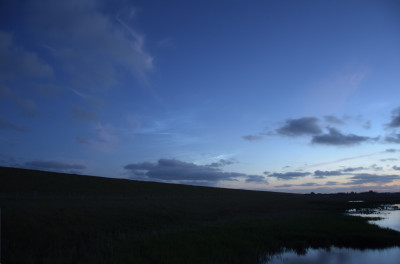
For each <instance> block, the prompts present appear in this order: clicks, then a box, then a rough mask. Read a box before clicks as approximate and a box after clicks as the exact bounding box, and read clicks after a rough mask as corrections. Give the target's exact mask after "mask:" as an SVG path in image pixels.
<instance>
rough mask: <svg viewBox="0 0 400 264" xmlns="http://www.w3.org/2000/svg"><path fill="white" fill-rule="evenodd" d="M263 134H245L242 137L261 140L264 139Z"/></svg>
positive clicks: (249, 139)
mask: <svg viewBox="0 0 400 264" xmlns="http://www.w3.org/2000/svg"><path fill="white" fill-rule="evenodd" d="M263 137H264V136H263V135H247V136H243V137H242V138H243V139H245V140H248V141H256V140H261V139H263Z"/></svg>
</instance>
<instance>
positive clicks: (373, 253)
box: [267, 247, 400, 264]
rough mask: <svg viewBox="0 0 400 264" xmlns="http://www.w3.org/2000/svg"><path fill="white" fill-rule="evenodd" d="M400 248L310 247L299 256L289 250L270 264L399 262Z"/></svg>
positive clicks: (372, 263)
mask: <svg viewBox="0 0 400 264" xmlns="http://www.w3.org/2000/svg"><path fill="white" fill-rule="evenodd" d="M399 260H400V248H398V247H394V248H387V249H380V250H354V249H348V248H336V247H332V248H331V249H330V250H329V251H327V250H324V249H309V250H308V251H307V254H305V255H303V256H298V255H297V254H296V253H294V252H287V253H283V254H281V255H277V256H274V257H273V258H272V259H271V260H270V261H268V262H267V263H268V264H281V263H285V264H291V263H296V264H302V263H304V264H305V263H307V264H314V263H318V264H320V263H324V264H330V263H332V264H333V263H335V264H336V263H340V264H359V263H363V264H376V263H380V264H399Z"/></svg>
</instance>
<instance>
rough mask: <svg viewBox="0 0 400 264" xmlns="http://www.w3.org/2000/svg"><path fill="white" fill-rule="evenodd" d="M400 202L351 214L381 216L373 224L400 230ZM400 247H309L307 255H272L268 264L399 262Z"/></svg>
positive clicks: (385, 263)
mask: <svg viewBox="0 0 400 264" xmlns="http://www.w3.org/2000/svg"><path fill="white" fill-rule="evenodd" d="M399 208H400V204H397V205H393V206H383V207H381V208H379V209H378V210H376V209H366V210H364V211H358V210H354V211H350V213H349V214H351V215H357V216H365V217H380V218H382V219H380V220H373V221H372V220H371V221H369V222H370V223H371V224H376V225H379V226H381V227H385V228H391V229H394V230H397V231H400V210H399ZM399 260H400V248H399V247H392V248H386V249H376V250H356V249H350V248H337V247H331V248H330V249H329V250H326V249H309V250H308V251H307V253H306V254H305V255H301V256H299V255H297V254H296V253H295V252H293V251H289V252H285V253H282V254H279V255H274V256H272V257H271V259H270V260H269V261H267V262H266V263H268V264H282V263H285V264H292V263H296V264H302V263H304V264H306V263H307V264H314V263H328V264H329V263H341V264H356V263H363V264H372V263H380V264H399Z"/></svg>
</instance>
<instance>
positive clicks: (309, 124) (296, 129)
mask: <svg viewBox="0 0 400 264" xmlns="http://www.w3.org/2000/svg"><path fill="white" fill-rule="evenodd" d="M276 132H277V133H278V134H280V135H284V136H290V137H295V136H302V135H315V134H319V133H321V132H322V130H321V128H320V127H319V125H318V118H315V117H303V118H299V119H289V120H287V121H286V124H285V125H284V126H282V127H280V128H278V129H277V130H276Z"/></svg>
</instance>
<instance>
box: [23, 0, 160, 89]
mask: <svg viewBox="0 0 400 264" xmlns="http://www.w3.org/2000/svg"><path fill="white" fill-rule="evenodd" d="M102 5H103V2H102V1H97V0H92V1H79V0H72V1H62V2H54V1H51V0H45V1H40V2H37V1H32V0H31V1H29V4H28V6H29V10H30V12H29V16H28V18H27V21H28V22H29V26H30V28H31V30H32V31H33V32H34V34H35V35H36V36H37V37H41V38H42V40H43V42H44V45H46V46H47V47H50V49H48V51H49V55H51V56H52V57H53V59H54V60H55V61H56V62H59V63H60V64H62V65H63V66H64V67H63V68H58V69H57V70H58V71H62V73H63V74H64V75H65V76H68V77H69V79H70V85H71V86H72V87H85V88H86V89H90V90H99V89H107V88H110V87H113V86H114V85H116V84H117V83H118V82H119V78H120V76H121V75H123V74H125V73H126V74H128V75H127V76H129V75H132V74H133V75H135V76H136V79H145V76H146V74H147V73H148V72H149V71H150V70H152V68H153V57H152V56H151V55H150V54H149V53H148V52H146V50H145V45H144V37H143V36H142V35H140V34H139V33H137V32H136V30H134V26H133V25H132V16H131V15H130V14H131V13H129V14H126V10H129V9H130V7H125V9H124V10H123V12H121V13H119V14H115V15H114V16H110V15H109V14H107V15H106V14H105V13H103V12H102V11H103V9H102V8H103V6H102ZM71 17H73V19H71ZM121 69H122V71H121Z"/></svg>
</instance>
